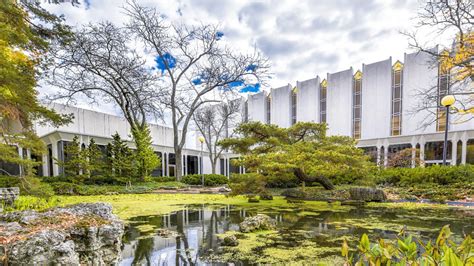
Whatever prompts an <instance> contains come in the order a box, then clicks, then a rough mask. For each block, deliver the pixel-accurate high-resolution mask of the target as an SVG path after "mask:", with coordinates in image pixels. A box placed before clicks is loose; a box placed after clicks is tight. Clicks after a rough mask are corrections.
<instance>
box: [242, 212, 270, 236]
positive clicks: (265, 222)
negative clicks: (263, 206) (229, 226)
mask: <svg viewBox="0 0 474 266" xmlns="http://www.w3.org/2000/svg"><path fill="white" fill-rule="evenodd" d="M275 228H276V221H275V219H273V218H271V217H270V216H268V215H266V214H257V215H255V216H251V217H247V218H245V219H244V221H243V222H241V223H240V232H242V233H249V232H253V231H257V230H271V229H275Z"/></svg>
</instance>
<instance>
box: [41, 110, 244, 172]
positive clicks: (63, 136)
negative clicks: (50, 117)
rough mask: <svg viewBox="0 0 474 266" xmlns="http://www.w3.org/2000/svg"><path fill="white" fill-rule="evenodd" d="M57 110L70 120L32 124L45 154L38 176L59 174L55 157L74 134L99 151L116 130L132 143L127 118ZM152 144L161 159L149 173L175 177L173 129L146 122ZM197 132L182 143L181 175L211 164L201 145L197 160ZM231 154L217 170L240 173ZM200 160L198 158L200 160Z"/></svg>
mask: <svg viewBox="0 0 474 266" xmlns="http://www.w3.org/2000/svg"><path fill="white" fill-rule="evenodd" d="M52 107H53V108H54V109H55V110H56V111H57V112H59V113H63V114H73V115H74V119H73V121H72V122H71V123H70V124H68V125H65V126H61V127H59V128H54V127H49V126H42V125H37V126H36V132H37V134H38V135H39V136H40V138H41V139H42V140H43V141H44V142H45V143H46V146H47V150H48V153H47V154H45V155H44V156H43V160H42V161H43V165H42V168H41V169H38V170H39V175H43V176H57V175H61V174H62V173H63V169H61V167H59V166H58V164H56V161H57V160H60V161H61V160H63V158H64V156H65V155H64V146H65V145H67V144H68V142H70V141H72V139H73V138H74V137H75V136H77V137H78V138H79V142H80V143H81V145H84V146H86V145H88V144H89V141H90V139H92V138H93V139H94V140H95V142H96V143H97V144H98V146H99V148H100V149H101V150H103V151H105V149H106V145H107V144H108V143H110V142H111V141H112V135H113V134H115V133H116V132H117V133H118V134H120V136H121V138H122V139H124V140H126V141H127V142H128V145H129V146H130V147H131V148H132V149H133V148H134V143H133V141H132V138H131V133H130V126H129V124H128V123H127V121H126V120H125V119H124V118H122V117H119V116H115V115H110V114H105V113H100V112H96V111H91V110H86V109H81V108H77V107H71V106H64V105H60V104H55V105H53V106H52ZM150 131H151V136H152V139H153V140H152V146H153V149H154V150H155V153H156V155H157V156H159V157H160V158H161V166H160V167H159V168H158V169H155V170H154V171H153V172H152V176H175V167H176V165H175V161H176V160H175V157H174V150H173V130H172V128H170V127H165V126H160V125H155V124H150ZM198 136H199V134H198V133H197V132H195V131H190V132H188V135H187V137H186V144H185V148H184V151H183V160H182V163H183V169H184V170H183V174H185V175H186V174H199V173H202V172H204V173H211V172H212V170H211V163H210V160H209V157H208V154H207V153H206V149H205V146H204V148H203V153H202V155H203V156H202V157H203V158H204V159H203V160H202V159H201V145H200V143H199V141H198ZM231 157H235V155H233V154H225V155H223V156H222V158H221V159H220V160H219V162H218V164H217V169H216V170H217V173H220V174H223V175H226V176H229V175H230V173H231V171H232V172H241V171H242V169H240V168H239V167H233V166H231V164H230V158H231ZM201 160H202V161H201ZM201 167H202V169H201Z"/></svg>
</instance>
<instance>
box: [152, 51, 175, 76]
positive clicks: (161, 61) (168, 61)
mask: <svg viewBox="0 0 474 266" xmlns="http://www.w3.org/2000/svg"><path fill="white" fill-rule="evenodd" d="M155 62H156V67H157V68H158V69H159V70H161V74H163V73H164V72H165V70H166V65H168V67H169V68H174V67H176V58H174V57H173V56H172V55H171V54H170V53H165V54H164V55H163V56H157V57H156V58H155Z"/></svg>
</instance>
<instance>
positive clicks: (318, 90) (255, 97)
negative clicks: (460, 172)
mask: <svg viewBox="0 0 474 266" xmlns="http://www.w3.org/2000/svg"><path fill="white" fill-rule="evenodd" d="M432 62H433V58H431V56H430V55H428V54H426V53H412V54H405V56H404V59H403V62H401V61H395V62H394V61H393V60H392V58H388V59H386V60H383V61H380V62H375V63H371V64H364V65H363V66H362V69H361V70H356V71H355V70H354V69H353V68H352V67H351V68H349V69H347V70H344V71H340V72H337V73H327V75H326V77H320V76H315V77H314V78H311V79H309V80H306V81H297V82H296V86H292V85H290V84H288V85H285V86H282V87H279V88H274V89H270V91H269V92H267V91H262V92H259V93H256V94H252V95H249V96H248V98H247V99H243V100H242V102H243V104H242V120H243V121H260V122H262V123H271V124H276V125H278V126H281V127H289V126H291V125H292V124H294V123H296V122H298V121H310V122H316V123H321V122H325V123H327V125H328V128H329V130H328V134H330V135H345V136H352V137H354V138H355V139H357V140H358V146H359V147H361V148H363V149H365V150H366V151H367V152H368V153H370V154H372V155H373V160H374V161H376V162H377V163H379V164H385V163H386V162H387V159H388V157H389V156H391V155H392V154H394V153H395V152H397V151H399V150H402V149H405V148H417V149H419V150H420V154H419V156H420V159H421V160H422V161H424V162H425V164H437V163H440V162H441V161H442V151H443V139H444V129H445V126H446V125H445V123H444V120H443V119H440V120H438V122H435V123H432V124H430V125H428V126H423V125H424V124H425V123H426V121H427V120H426V119H427V117H428V115H429V114H430V112H429V111H428V110H425V111H420V112H415V113H414V112H413V111H414V109H415V107H416V106H417V105H418V104H419V101H420V97H419V92H420V91H421V90H426V89H427V88H437V90H438V94H439V96H440V97H442V96H444V95H445V94H446V93H447V92H448V91H449V84H448V82H447V75H444V74H443V73H441V74H439V73H438V72H439V70H438V68H437V67H433V64H432ZM470 86H474V85H473V83H471V85H470ZM472 89H474V87H473V88H472ZM53 107H54V109H55V110H57V111H58V112H60V113H66V114H69V113H72V114H73V115H74V120H73V122H72V123H71V124H69V125H67V126H62V127H60V128H50V127H43V126H40V125H38V126H37V133H38V135H39V136H40V137H41V138H42V139H43V140H44V141H45V143H46V145H47V147H48V153H47V154H46V155H44V156H43V158H42V161H43V166H42V168H41V169H38V170H39V174H40V175H45V176H53V175H54V176H55V175H61V174H62V171H63V170H62V169H61V168H60V167H58V165H57V164H56V163H55V162H56V160H62V159H63V158H64V145H67V143H68V142H69V141H71V140H72V139H73V137H74V136H78V137H79V139H80V142H81V143H82V144H84V145H87V144H88V143H89V140H90V139H91V138H94V139H95V141H96V142H97V143H98V144H99V145H100V147H101V148H102V149H105V146H106V145H107V143H109V142H110V141H111V136H112V135H113V134H114V133H115V132H117V133H119V134H120V135H121V137H122V138H123V139H126V140H127V141H128V143H129V145H130V146H131V147H132V148H133V142H132V139H131V137H130V126H129V125H128V123H127V122H126V121H125V119H124V118H121V117H119V116H114V115H109V114H104V113H100V112H95V111H90V110H85V109H80V108H75V107H67V106H63V105H55V106H53ZM430 111H431V112H433V113H435V114H437V115H438V116H441V117H442V116H443V115H444V112H445V111H444V109H436V108H435V110H430ZM450 118H451V120H452V121H453V120H455V119H457V118H456V116H450ZM432 119H433V117H432ZM150 128H151V135H152V137H153V148H154V150H155V151H156V154H157V155H158V156H160V158H161V160H162V165H161V167H160V168H159V169H155V171H153V175H154V176H174V175H175V158H174V151H173V132H172V129H171V128H169V127H165V126H159V125H150ZM230 130H231V129H230ZM198 136H199V134H197V133H196V132H193V131H191V132H189V133H188V136H187V141H186V145H185V149H184V152H183V169H184V174H197V173H202V172H204V173H211V164H210V161H209V158H208V156H207V154H206V151H205V147H204V154H203V156H202V157H203V159H202V158H201V156H200V143H198V141H197V137H198ZM448 138H449V144H448V162H449V163H451V164H453V165H454V164H465V163H472V164H474V121H473V120H471V121H468V122H466V123H461V124H454V123H450V124H449V135H448ZM19 153H20V154H21V155H23V153H24V152H22V151H21V148H19ZM236 156H237V155H235V154H229V153H225V154H223V155H222V157H221V158H220V160H219V162H218V165H217V173H220V174H224V175H227V176H229V175H230V173H239V172H240V173H241V172H244V169H242V168H239V167H234V166H232V164H231V163H230V160H231V158H233V157H236ZM412 156H413V157H414V156H416V154H415V153H413V155H412ZM3 166H4V165H2V164H0V169H2V167H3ZM8 167H9V168H8V169H7V170H8V171H12V169H13V171H14V167H13V168H12V167H11V166H8ZM3 168H5V167H3Z"/></svg>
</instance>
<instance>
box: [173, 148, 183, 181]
mask: <svg viewBox="0 0 474 266" xmlns="http://www.w3.org/2000/svg"><path fill="white" fill-rule="evenodd" d="M174 151H175V160H176V165H175V176H176V180H178V181H181V178H182V177H183V164H182V162H183V155H182V150H181V148H175V149H174Z"/></svg>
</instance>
